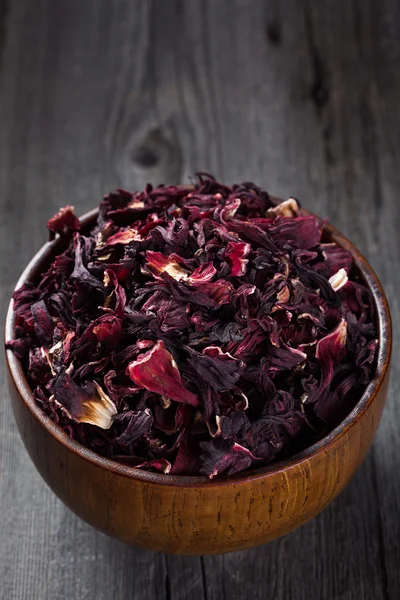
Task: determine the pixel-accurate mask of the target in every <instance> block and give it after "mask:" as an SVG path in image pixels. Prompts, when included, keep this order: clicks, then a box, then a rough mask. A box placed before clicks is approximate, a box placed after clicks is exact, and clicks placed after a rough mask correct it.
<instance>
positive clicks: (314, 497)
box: [6, 211, 391, 554]
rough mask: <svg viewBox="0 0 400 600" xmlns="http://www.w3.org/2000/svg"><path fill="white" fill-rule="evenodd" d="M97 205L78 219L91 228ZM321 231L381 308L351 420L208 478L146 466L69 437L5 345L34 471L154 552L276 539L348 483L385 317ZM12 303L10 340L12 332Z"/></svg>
mask: <svg viewBox="0 0 400 600" xmlns="http://www.w3.org/2000/svg"><path fill="white" fill-rule="evenodd" d="M95 215H96V211H92V212H91V213H89V214H88V215H86V216H85V217H84V218H83V219H82V222H83V223H85V224H86V226H87V225H89V224H90V223H91V222H93V219H94V218H95ZM325 238H326V239H327V240H332V241H336V242H337V243H339V244H340V245H341V246H344V247H346V248H347V249H348V250H350V252H351V253H352V254H353V256H354V259H355V263H356V265H357V267H358V268H359V270H360V271H361V273H362V275H363V277H364V279H365V282H366V284H367V285H368V286H369V288H370V289H371V291H372V293H373V296H374V299H375V303H376V307H377V313H378V321H379V339H380V348H379V356H378V366H377V373H376V375H375V377H374V379H373V381H372V382H371V383H370V384H369V386H368V388H367V390H366V392H365V393H364V395H363V396H362V398H361V399H360V401H359V402H358V404H357V406H356V407H355V408H354V410H353V411H352V412H351V413H350V415H349V416H348V417H346V419H345V420H344V421H343V422H342V423H341V424H340V425H339V426H338V427H337V428H336V429H335V430H334V431H332V432H331V433H330V434H329V435H328V436H327V437H325V438H324V439H323V440H321V441H320V442H318V443H317V444H314V445H313V446H312V447H310V448H308V449H307V450H305V451H303V452H302V453H301V454H299V455H297V456H295V457H294V458H292V459H289V460H286V461H283V462H280V463H277V464H275V465H272V466H271V467H265V468H262V469H258V470H257V471H254V472H251V473H242V474H238V475H236V476H232V477H226V478H221V479H219V480H214V481H209V480H208V479H207V478H205V477H183V476H174V477H173V476H169V475H160V474H153V473H148V472H142V471H140V470H139V469H135V468H132V467H127V466H125V465H121V464H118V463H115V462H113V461H110V460H108V459H105V458H102V457H100V456H98V455H97V454H95V453H94V452H92V451H91V450H88V449H87V448H84V447H83V446H82V445H80V444H78V443H77V442H75V441H73V440H70V438H69V437H68V436H67V435H66V434H65V433H64V432H63V431H62V430H61V429H60V428H59V427H58V426H57V425H56V424H54V423H53V422H52V421H51V420H50V418H48V417H47V416H46V415H44V414H43V412H42V411H41V410H40V409H39V407H38V406H37V405H36V404H35V401H34V399H33V396H32V393H31V391H30V388H29V384H28V382H27V380H26V378H25V375H24V373H23V369H22V366H21V364H20V361H19V360H18V359H17V358H16V357H15V356H14V355H13V354H12V353H11V352H10V351H7V361H8V367H9V383H10V394H11V400H12V406H13V411H14V415H15V419H16V422H17V426H18V429H19V432H20V434H21V437H22V439H23V441H24V444H25V447H26V449H27V451H28V453H29V455H30V457H31V459H32V461H33V462H34V464H35V466H36V468H37V469H38V471H39V473H40V474H41V475H42V477H43V478H44V480H45V481H46V482H47V483H48V485H49V486H50V487H51V489H52V490H53V491H54V492H55V493H56V494H57V496H58V497H59V498H60V499H61V500H62V501H63V502H64V503H65V504H66V505H67V506H68V507H69V508H70V509H71V510H73V511H74V512H75V513H76V514H77V515H78V516H80V517H81V518H82V519H84V520H85V521H87V522H88V523H90V525H92V526H93V527H96V528H97V529H99V530H101V531H103V532H104V533H106V534H108V535H111V536H114V537H116V538H118V539H119V540H122V541H124V542H128V543H131V544H135V545H138V546H142V547H145V548H150V549H152V550H156V551H163V552H170V553H180V554H216V553H223V552H231V551H234V550H242V549H245V548H249V547H252V546H256V545H258V544H263V543H265V542H268V541H270V540H273V539H274V538H277V537H279V536H282V535H284V534H286V533H288V532H290V531H292V530H293V529H295V528H296V527H298V526H299V525H301V524H303V523H305V522H306V521H308V520H309V519H311V518H313V517H314V516H315V515H317V514H318V513H319V512H320V511H321V510H322V509H323V508H324V507H325V506H327V504H329V502H331V500H333V498H334V497H335V496H336V495H337V494H339V493H340V492H341V491H342V490H343V488H344V487H345V486H346V484H347V483H348V482H349V480H350V479H351V477H352V476H353V474H354V472H355V471H356V469H357V467H358V466H359V465H360V463H361V462H362V461H363V459H364V458H365V455H366V453H367V451H368V449H369V447H370V445H371V443H372V440H373V437H374V435H375V432H376V429H377V427H378V424H379V420H380V417H381V413H382V410H383V407H384V404H385V400H386V395H387V388H388V383H389V367H390V355H391V321H390V313H389V307H388V304H387V300H386V298H385V295H384V293H383V290H382V288H381V285H380V283H379V281H378V279H377V277H376V275H375V273H374V272H373V270H372V269H371V267H370V266H369V264H368V263H367V261H366V260H365V259H364V258H363V256H362V255H361V254H360V253H359V252H358V250H357V249H356V248H355V247H354V246H353V245H352V244H351V243H350V242H349V241H348V240H347V239H346V238H344V237H343V236H342V235H341V234H340V233H339V232H338V231H337V230H336V229H334V228H333V227H331V226H326V228H325ZM60 243H61V242H60V241H56V242H53V243H51V244H47V245H46V246H44V248H43V249H42V250H41V251H40V252H39V253H38V254H37V255H36V256H35V258H34V259H33V261H32V262H31V263H30V265H29V266H28V267H27V269H26V270H25V272H24V274H23V275H22V277H21V279H20V281H19V283H18V285H21V284H22V283H23V282H24V281H26V280H31V279H35V278H37V277H38V276H39V274H40V273H41V272H42V271H43V269H44V268H46V265H47V264H48V263H49V262H50V260H51V257H53V256H54V254H55V253H56V251H57V248H59V244H60ZM13 330H14V313H13V309H12V304H10V309H9V312H8V315H7V322H6V339H11V338H12V337H13Z"/></svg>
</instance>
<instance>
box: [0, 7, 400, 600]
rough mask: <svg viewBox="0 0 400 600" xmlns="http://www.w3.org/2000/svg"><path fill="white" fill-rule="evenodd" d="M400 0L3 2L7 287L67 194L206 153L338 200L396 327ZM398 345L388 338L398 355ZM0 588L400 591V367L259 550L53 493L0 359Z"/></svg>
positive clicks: (328, 594) (75, 195)
mask: <svg viewBox="0 0 400 600" xmlns="http://www.w3.org/2000/svg"><path fill="white" fill-rule="evenodd" d="M399 26H400V8H399V5H398V3H397V2H396V0H382V2H380V3H378V2H374V1H373V0H365V1H363V2H361V1H360V0H353V1H352V2H345V1H344V0H343V1H339V2H333V1H332V2H324V3H322V2H318V1H317V0H304V1H301V2H299V1H296V0H285V1H284V2H278V1H277V0H268V1H266V2H265V1H261V0H208V1H207V0H204V1H201V0H191V1H190V2H187V1H186V2H185V1H184V0H154V1H151V0H115V1H113V2H111V1H110V0H84V1H82V0H69V1H67V0H60V1H58V2H52V1H51V0H40V1H39V0H38V1H37V2H34V3H33V2H29V0H15V1H14V2H10V3H9V5H7V3H5V2H2V3H0V53H1V54H0V58H1V65H0V124H1V127H0V203H1V217H2V218H1V219H0V261H1V270H0V273H1V280H0V302H1V311H2V314H4V312H5V310H6V306H7V303H8V300H9V296H10V294H11V291H12V287H13V285H14V284H15V281H16V279H17V277H18V275H19V273H20V271H21V270H22V268H23V267H24V265H25V264H26V262H27V261H28V259H29V258H30V256H31V255H32V254H33V252H34V251H36V250H37V249H38V248H39V247H40V245H41V244H42V243H43V242H44V241H45V239H46V231H45V221H46V219H47V218H48V217H49V216H50V215H51V214H52V213H53V212H54V211H55V210H56V209H57V208H58V207H59V206H60V205H62V204H65V203H72V204H74V205H75V206H76V208H77V212H78V213H83V212H84V211H85V210H87V209H89V208H91V207H93V206H94V205H95V204H96V203H97V202H98V201H99V199H100V198H101V196H102V195H103V193H105V192H106V191H108V190H109V189H111V188H113V187H116V186H122V187H128V188H129V187H131V188H140V187H142V186H143V185H144V184H145V183H146V182H147V181H152V182H154V183H159V182H168V183H169V182H184V181H187V178H188V176H189V175H190V174H191V173H192V172H193V171H195V170H199V169H200V170H208V171H211V172H214V173H215V174H216V175H217V176H218V177H221V178H224V179H225V180H226V181H228V182H231V181H234V180H236V181H238V180H243V179H245V180H251V179H252V180H255V181H256V182H258V183H260V184H261V185H264V186H265V187H267V188H268V189H270V190H271V191H273V192H274V193H277V194H279V195H282V196H287V195H289V194H294V195H296V196H297V197H300V199H301V200H302V202H303V204H304V205H306V206H307V207H309V208H310V209H312V210H314V211H316V212H318V213H319V214H321V215H323V216H326V217H329V218H330V219H331V220H332V222H333V223H334V224H336V225H337V226H339V228H340V229H341V230H342V231H343V232H344V233H345V234H346V235H348V236H349V237H351V238H352V239H353V240H354V241H355V243H356V244H358V246H359V247H360V248H361V250H362V251H363V252H364V253H365V254H366V255H367V257H368V258H369V259H370V261H371V263H372V265H373V266H374V268H376V271H377V272H378V274H379V276H380V277H381V279H382V282H383V284H384V286H385V289H386V291H387V293H388V295H389V299H390V303H391V308H392V313H393V317H394V341H395V352H396V351H397V349H398V348H397V345H398V341H397V340H398V339H399V338H400V314H399V308H400V302H399V298H400V278H399V275H398V270H397V265H398V261H399V259H400V242H399V237H398V231H399V227H400V204H399V201H398V198H397V193H398V192H397V190H398V189H399V188H400V169H399V167H398V165H399V157H400V119H399V116H398V103H399V99H400V79H399V75H398V73H399V72H400V71H399V67H400V42H399V37H398V30H399ZM395 356H396V354H395ZM0 385H1V392H2V394H1V398H2V400H1V402H0V514H1V517H2V518H1V519H0V598H4V599H7V600H25V599H27V600H36V599H42V598H43V599H51V600H53V599H54V600H63V599H64V598H69V599H70V598H72V599H75V598H76V599H88V600H89V599H92V598H96V599H98V600H102V599H104V600H106V599H109V598H114V599H116V600H118V599H122V600H125V599H130V598H133V599H135V600H136V599H137V600H142V599H144V600H146V599H157V600H158V599H160V600H171V599H174V600H175V599H179V598H182V599H186V598H187V599H193V600H197V599H203V598H204V599H207V600H224V599H225V598H226V599H228V598H229V599H231V600H242V599H252V600H253V599H254V600H256V599H260V600H261V599H263V600H264V599H265V598H274V599H278V600H287V599H288V598H290V599H291V600H300V599H301V600H302V599H307V600H310V599H311V600H313V599H314V598H315V599H318V600H320V599H322V600H324V599H329V600H331V599H335V600H336V599H340V600H342V599H344V600H353V599H355V600H358V599H360V598H362V599H366V600H369V599H371V600H372V599H373V600H381V599H382V600H388V599H393V600H396V599H397V598H399V597H400V574H399V573H400V546H399V539H400V508H399V504H398V497H399V495H400V469H399V458H398V457H399V456H400V452H399V450H400V434H399V429H398V425H397V424H398V423H399V422H400V414H399V411H400V409H399V405H398V403H397V402H396V398H397V396H398V393H399V386H400V372H399V366H398V364H396V360H394V362H393V375H392V385H391V392H390V394H389V398H388V407H387V410H386V412H385V414H384V417H383V421H382V424H381V427H380V429H379V432H378V435H377V439H376V442H375V444H374V447H373V450H372V451H371V452H370V454H369V456H368V458H367V460H366V462H365V463H364V465H363V466H362V467H361V469H360V470H359V472H358V473H357V475H356V477H355V479H354V481H353V482H352V483H351V484H350V485H349V486H348V488H347V489H346V490H345V492H344V493H343V494H342V495H341V496H340V497H339V498H338V499H337V500H336V501H335V502H334V503H333V504H332V505H331V506H330V507H328V509H327V510H326V511H324V513H322V514H321V515H320V516H319V517H318V518H316V519H315V520H314V521H312V522H311V523H309V524H307V525H305V526H304V527H302V528H301V529H300V530H298V531H297V532H294V533H293V534H291V535H289V536H287V537H285V538H284V539H281V540H278V541H276V542H274V543H271V544H269V545H266V546H264V547H261V548H257V549H254V550H250V551H246V552H240V553H234V554H229V555H225V556H218V557H205V558H200V557H198V558H197V557H173V556H168V557H167V556H164V555H157V554H153V553H151V552H145V551H142V550H138V549H135V548H129V547H126V546H123V545H122V544H119V543H118V542H115V541H113V540H109V539H108V538H106V537H104V536H103V535H101V534H100V533H97V532H96V531H94V530H92V529H91V528H90V527H89V526H87V525H86V524H84V523H82V522H81V521H80V520H78V519H77V518H76V517H75V516H74V515H72V514H71V513H70V512H69V511H68V509H66V508H65V507H64V506H63V505H62V504H61V503H60V502H59V501H58V499H56V498H55V497H54V496H53V495H52V493H51V492H50V490H48V489H47V487H46V486H45V484H44V483H43V482H42V481H41V479H40V477H39V476H38V474H37V473H36V472H35V469H34V468H33V466H32V464H31V463H30V461H29V458H28V456H27V454H26V452H25V450H24V448H23V447H22V444H21V441H20V439H19V437H18V434H17V431H16V427H15V425H14V422H13V419H12V415H11V411H10V406H9V404H8V400H7V389H6V381H5V373H4V365H3V364H2V365H1V379H0Z"/></svg>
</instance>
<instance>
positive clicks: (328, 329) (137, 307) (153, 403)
mask: <svg viewBox="0 0 400 600" xmlns="http://www.w3.org/2000/svg"><path fill="white" fill-rule="evenodd" d="M48 227H49V229H50V231H51V232H52V235H53V236H54V235H55V233H56V232H57V233H59V234H60V235H67V234H69V233H70V232H74V233H73V238H72V240H71V242H70V243H69V245H68V247H67V250H66V251H65V252H63V253H62V254H60V255H59V256H57V257H56V258H55V260H54V262H53V264H52V266H51V267H50V269H49V270H48V272H47V273H45V274H44V275H43V276H42V277H41V279H40V282H39V283H38V284H37V285H33V284H25V285H24V286H23V287H22V288H20V289H19V290H18V291H16V292H15V294H14V307H15V313H16V329H15V340H13V341H12V342H10V343H9V344H8V346H9V347H10V348H12V350H13V351H14V352H15V354H16V355H17V356H19V357H20V358H22V359H23V360H24V361H25V364H26V371H27V374H28V377H29V381H30V383H31V385H32V388H33V390H34V396H35V398H36V400H37V402H38V404H39V405H40V406H41V407H42V409H43V410H44V411H45V412H46V413H47V414H49V415H50V416H51V417H52V419H54V421H56V422H57V423H58V424H59V425H60V426H61V427H62V428H63V429H64V430H65V431H66V432H68V434H69V435H70V436H71V437H73V438H74V439H76V440H78V441H79V442H81V443H82V444H84V445H86V446H88V447H89V448H91V449H93V450H95V451H96V452H98V453H99V454H102V455H104V456H107V457H110V458H113V459H114V460H116V461H120V462H123V463H126V464H129V465H133V466H136V467H139V468H142V469H150V470H157V471H162V472H164V473H171V474H199V473H200V474H205V475H207V476H209V477H210V478H211V477H214V476H215V475H218V474H220V473H226V474H232V473H236V472H238V471H243V470H244V469H248V468H249V467H256V466H260V465H263V464H266V463H270V462H271V461H273V460H275V459H277V458H281V457H283V456H287V455H289V454H292V453H295V452H296V451H298V450H299V449H301V448H304V447H305V446H307V445H309V444H310V443H313V442H314V441H315V440H316V439H318V438H320V437H321V436H322V435H324V434H325V433H326V432H327V431H329V428H331V427H332V426H334V425H336V424H337V422H338V419H340V418H342V417H343V415H344V414H346V413H347V412H348V411H349V410H350V409H351V408H352V407H353V406H354V404H355V402H356V401H357V399H358V398H359V396H360V394H361V393H362V391H363V389H364V387H365V385H366V384H367V383H368V381H369V380H370V379H371V377H372V374H373V369H374V358H375V354H376V350H377V340H376V339H375V338H376V329H375V324H374V323H375V317H374V307H373V301H372V299H371V296H370V293H369V291H368V290H367V289H366V288H365V287H364V286H363V285H362V284H361V283H360V281H359V280H358V278H357V274H356V273H354V269H352V257H351V255H350V254H349V253H348V252H347V251H346V250H344V249H342V248H340V247H338V246H337V245H335V244H331V243H329V244H326V243H321V231H322V225H321V223H319V221H318V220H317V219H316V218H315V217H314V216H302V215H301V214H300V211H299V207H298V203H297V202H296V201H295V200H294V199H289V200H287V201H285V202H282V203H281V204H279V205H275V204H274V203H273V202H272V201H271V199H270V197H269V195H268V193H267V192H265V191H263V190H262V189H260V188H258V187H257V186H256V185H254V184H252V183H242V184H239V185H233V186H231V187H228V186H226V185H223V184H221V183H218V182H217V181H215V180H214V179H213V178H212V177H211V176H208V175H206V174H198V175H197V179H196V184H195V187H194V189H193V188H192V187H177V186H168V187H164V186H159V187H157V188H154V189H153V188H152V186H150V185H148V186H147V188H146V189H145V191H143V192H140V193H134V194H131V193H128V192H126V191H123V190H118V191H117V192H115V193H111V194H109V195H108V196H106V197H105V198H104V200H103V201H102V202H101V204H100V210H99V214H98V219H97V225H96V227H95V228H94V229H93V230H92V231H90V232H89V233H88V234H87V235H81V233H80V232H79V230H80V223H79V221H78V219H77V218H76V217H75V215H74V212H73V209H72V207H70V206H67V207H65V208H63V209H61V210H60V211H59V213H58V214H57V215H55V216H54V217H53V218H52V219H50V221H49V223H48Z"/></svg>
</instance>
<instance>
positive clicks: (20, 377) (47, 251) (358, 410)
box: [5, 208, 392, 487]
mask: <svg viewBox="0 0 400 600" xmlns="http://www.w3.org/2000/svg"><path fill="white" fill-rule="evenodd" d="M302 212H303V213H305V214H312V213H310V212H309V211H307V210H304V209H303V211H302ZM97 214H98V209H97V208H96V209H93V210H91V211H89V212H87V213H85V214H84V215H83V216H82V217H80V222H81V224H82V227H83V229H85V228H89V227H90V226H91V225H92V222H93V221H94V219H95V217H96V216H97ZM323 229H324V231H325V232H327V233H328V235H329V236H330V238H331V239H332V240H334V241H335V242H336V243H338V244H339V245H340V246H342V247H343V248H345V249H346V250H348V251H349V252H350V253H351V254H352V256H353V259H354V263H355V265H356V267H357V268H358V270H359V271H360V273H361V274H362V276H363V278H364V280H365V283H366V284H367V286H368V288H369V289H370V291H371V293H372V296H373V299H374V302H375V307H376V313H377V321H378V339H379V349H378V359H377V367H376V372H375V375H374V377H373V379H372V380H371V381H370V382H369V384H368V385H367V387H366V389H365V391H364V393H363V394H362V396H361V398H360V399H359V400H358V402H357V404H356V405H355V407H354V408H353V409H352V411H351V412H350V413H349V414H348V415H347V416H346V417H345V418H344V420H343V421H342V422H341V423H339V425H337V426H336V427H335V428H334V429H333V430H332V431H331V432H329V433H328V435H326V436H324V437H323V438H321V439H320V440H319V441H317V442H315V443H314V444H312V445H311V446H309V447H307V448H306V449H304V450H302V451H301V452H299V453H298V454H295V455H294V456H292V457H288V458H286V459H284V460H281V461H278V462H276V463H272V464H271V465H266V466H263V467H259V468H257V469H254V470H252V471H243V472H240V473H236V474H234V475H221V476H219V477H218V478H217V479H212V480H210V479H209V478H208V477H206V476H205V475H194V476H193V475H169V474H167V473H152V472H150V471H144V470H141V469H138V468H137V467H133V466H129V465H124V464H123V463H119V462H117V461H114V460H112V459H109V458H105V457H103V456H101V455H100V454H97V453H96V452H94V451H93V450H90V449H89V448H86V447H85V446H83V445H82V444H80V443H79V442H77V441H75V440H73V439H72V438H70V437H69V436H68V434H67V433H66V432H65V431H63V429H61V427H60V426H59V425H57V424H56V423H55V422H54V421H52V420H51V418H50V417H49V416H47V415H46V414H45V413H44V412H43V411H42V409H41V408H40V407H39V406H38V404H37V403H36V401H35V399H34V397H33V394H32V390H31V387H30V385H29V383H28V381H27V378H26V376H25V372H24V369H23V366H22V363H21V361H20V359H19V358H17V357H16V356H15V354H14V353H13V352H12V351H11V350H9V349H6V361H7V366H8V369H9V374H10V377H11V380H12V381H13V384H14V386H15V388H16V390H17V392H18V393H19V395H20V397H21V399H22V401H23V402H24V404H25V406H26V408H27V409H28V410H29V412H30V413H31V415H32V416H33V417H34V418H35V419H36V420H37V421H38V422H39V423H40V424H41V425H42V426H43V427H44V429H45V430H46V431H47V432H48V433H49V434H50V435H51V436H53V437H54V438H55V439H56V440H57V441H58V442H59V443H60V444H61V445H63V446H64V447H65V448H66V449H67V450H69V451H70V452H72V453H74V454H76V455H78V456H79V457H81V458H82V459H83V460H86V461H88V462H90V463H92V464H93V465H95V466H97V467H99V468H104V469H106V470H108V471H111V472H112V473H115V474H117V475H120V476H125V477H128V478H130V479H135V480H137V481H142V482H147V483H149V484H150V483H151V484H156V485H162V486H173V487H195V486H202V487H204V486H207V487H209V486H212V487H215V486H227V485H232V484H241V483H243V482H246V483H247V482H250V481H256V480H258V479H260V478H268V477H269V476H273V475H276V474H278V473H282V472H284V471H287V470H290V469H291V468H293V467H298V466H300V465H301V464H303V463H304V462H306V461H308V460H310V458H312V457H315V456H316V455H317V454H319V453H322V452H325V451H326V450H327V448H328V447H329V446H330V445H332V444H333V443H335V442H337V441H338V440H339V438H340V437H342V436H343V435H345V434H346V433H347V432H348V431H349V429H351V428H352V427H353V426H354V425H355V422H356V421H357V419H358V417H360V416H361V415H362V414H363V413H365V412H366V411H368V409H369V407H370V406H371V404H372V403H373V401H374V399H375V398H376V396H377V394H378V392H379V390H380V388H381V387H382V385H383V383H384V381H385V379H386V375H387V374H388V370H389V367H390V358H391V352H392V323H391V316H390V310H389V304H388V301H387V298H386V295H385V293H384V291H383V288H382V285H381V283H380V281H379V279H378V277H377V275H376V274H375V272H374V270H373V269H372V267H371V265H370V264H369V263H368V261H367V260H366V258H365V257H364V256H363V255H362V253H361V252H360V251H359V250H358V249H357V248H356V247H355V246H354V245H353V244H352V243H351V242H350V241H349V240H348V239H347V238H346V237H345V236H344V235H343V234H342V233H340V232H339V231H338V230H337V229H336V228H335V227H334V226H333V225H331V224H330V223H327V222H326V221H325V222H323ZM62 244H65V240H63V239H62V238H60V237H58V238H56V239H55V240H53V241H50V242H47V243H46V244H44V245H43V246H42V247H41V248H40V250H39V251H38V252H37V253H36V254H35V255H34V257H33V258H32V259H31V261H30V262H29V263H28V265H27V266H26V268H25V269H24V271H23V272H22V274H21V276H20V278H19V280H18V282H17V285H16V286H15V288H14V291H15V290H17V289H18V288H19V287H21V286H22V285H23V283H25V282H26V281H29V280H31V279H33V278H35V276H36V277H37V276H38V274H40V272H42V267H41V266H42V264H43V263H45V262H48V261H50V260H51V258H52V257H54V255H55V254H56V252H57V250H58V246H60V249H61V247H62ZM14 322H15V314H14V309H13V301H12V299H11V300H10V303H9V307H8V310H7V316H6V321H5V341H6V342H7V341H10V340H12V339H13V338H14Z"/></svg>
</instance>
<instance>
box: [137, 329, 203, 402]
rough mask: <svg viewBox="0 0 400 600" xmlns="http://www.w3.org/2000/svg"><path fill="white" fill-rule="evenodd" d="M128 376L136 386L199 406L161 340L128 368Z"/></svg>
mask: <svg viewBox="0 0 400 600" xmlns="http://www.w3.org/2000/svg"><path fill="white" fill-rule="evenodd" d="M127 374H128V375H129V377H130V378H131V379H132V381H133V382H134V383H136V385H138V386H140V387H143V388H146V389H147V390H150V391H151V392H155V393H156V394H160V395H161V396H165V397H167V398H170V399H171V400H175V401H176V402H182V403H187V404H192V405H193V406H197V405H198V404H199V399H198V397H197V396H196V394H193V393H192V392H190V391H189V390H188V389H186V388H185V386H184V384H183V382H182V379H181V376H180V373H179V370H178V365H177V364H176V361H175V359H174V357H173V356H172V354H171V353H170V352H168V350H167V349H166V347H165V345H164V342H163V341H161V340H159V341H158V342H157V344H156V345H155V346H153V348H151V349H150V350H148V351H147V352H145V353H144V354H140V355H139V356H138V358H137V359H136V360H135V361H133V362H131V363H130V364H129V366H128V368H127Z"/></svg>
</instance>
